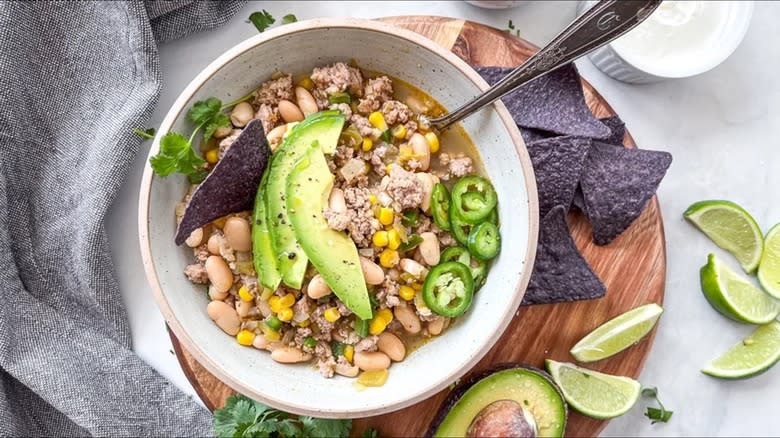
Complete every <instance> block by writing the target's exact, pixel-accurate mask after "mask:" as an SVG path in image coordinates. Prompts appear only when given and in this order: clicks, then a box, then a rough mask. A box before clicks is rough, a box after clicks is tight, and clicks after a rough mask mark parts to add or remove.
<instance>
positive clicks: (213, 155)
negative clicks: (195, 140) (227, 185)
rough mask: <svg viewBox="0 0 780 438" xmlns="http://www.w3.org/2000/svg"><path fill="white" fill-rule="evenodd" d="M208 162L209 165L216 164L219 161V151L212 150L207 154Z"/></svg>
mask: <svg viewBox="0 0 780 438" xmlns="http://www.w3.org/2000/svg"><path fill="white" fill-rule="evenodd" d="M206 161H208V162H209V164H216V163H217V161H219V149H211V150H210V151H208V152H206Z"/></svg>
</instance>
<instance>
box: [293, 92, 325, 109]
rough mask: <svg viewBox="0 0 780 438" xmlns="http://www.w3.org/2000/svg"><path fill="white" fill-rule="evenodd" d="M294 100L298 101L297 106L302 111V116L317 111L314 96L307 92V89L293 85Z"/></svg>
mask: <svg viewBox="0 0 780 438" xmlns="http://www.w3.org/2000/svg"><path fill="white" fill-rule="evenodd" d="M295 101H296V102H297V103H298V107H299V108H300V109H301V111H302V112H303V115H304V116H308V115H309V114H314V113H316V112H317V111H319V110H320V109H319V107H317V101H316V100H314V96H312V95H311V93H309V90H307V89H305V88H303V87H295Z"/></svg>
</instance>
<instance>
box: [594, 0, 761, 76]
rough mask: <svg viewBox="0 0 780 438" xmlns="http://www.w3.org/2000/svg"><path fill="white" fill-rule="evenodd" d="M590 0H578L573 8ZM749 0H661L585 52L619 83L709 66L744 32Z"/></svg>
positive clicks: (720, 59) (731, 48) (687, 73)
mask: <svg viewBox="0 0 780 438" xmlns="http://www.w3.org/2000/svg"><path fill="white" fill-rule="evenodd" d="M595 3H596V2H594V1H583V2H581V3H580V5H579V13H582V12H584V11H585V10H587V9H588V8H590V7H591V6H592V5H593V4H595ZM753 7H754V5H753V2H752V1H665V2H663V3H662V4H661V5H660V6H659V7H658V9H657V10H656V11H655V12H653V14H652V15H651V16H650V17H648V18H647V20H645V21H644V22H643V23H642V24H640V25H639V26H637V27H636V29H634V30H632V31H631V32H629V33H627V34H626V35H624V36H622V37H620V38H618V39H617V40H615V41H613V42H612V43H611V44H609V45H607V46H604V47H602V48H600V49H599V50H596V51H595V52H593V53H591V54H590V55H589V58H590V60H591V61H592V62H593V64H595V65H596V67H597V68H598V69H599V70H601V71H603V72H604V73H606V74H607V75H609V76H612V77H613V78H615V79H618V80H620V81H623V82H630V83H650V82H657V81H661V80H664V79H672V78H684V77H690V76H695V75H698V74H701V73H704V72H706V71H709V70H711V69H713V68H715V67H716V66H718V65H719V64H720V63H722V62H723V61H725V60H726V58H728V57H729V56H730V55H731V54H732V53H734V51H735V50H736V49H737V47H738V46H739V44H740V42H742V39H743V38H744V37H745V33H746V32H747V29H748V27H749V26H750V20H751V18H752V16H753Z"/></svg>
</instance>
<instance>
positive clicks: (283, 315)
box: [276, 307, 295, 322]
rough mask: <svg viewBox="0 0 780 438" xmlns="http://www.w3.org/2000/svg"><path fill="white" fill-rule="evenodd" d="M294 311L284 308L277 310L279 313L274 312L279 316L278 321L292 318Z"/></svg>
mask: <svg viewBox="0 0 780 438" xmlns="http://www.w3.org/2000/svg"><path fill="white" fill-rule="evenodd" d="M294 314H295V312H293V309H291V308H289V307H288V308H286V309H282V310H280V311H279V313H277V314H276V317H277V318H279V320H280V321H284V322H287V321H290V320H291V319H292V318H293V315H294Z"/></svg>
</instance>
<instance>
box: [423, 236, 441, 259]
mask: <svg viewBox="0 0 780 438" xmlns="http://www.w3.org/2000/svg"><path fill="white" fill-rule="evenodd" d="M420 237H421V238H422V242H420V246H419V247H418V248H419V249H420V255H421V256H422V258H423V261H424V262H425V264H426V265H428V266H435V265H438V264H439V260H440V259H441V252H440V248H439V238H438V237H436V234H434V233H431V232H430V231H429V232H426V233H422V234H420Z"/></svg>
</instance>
